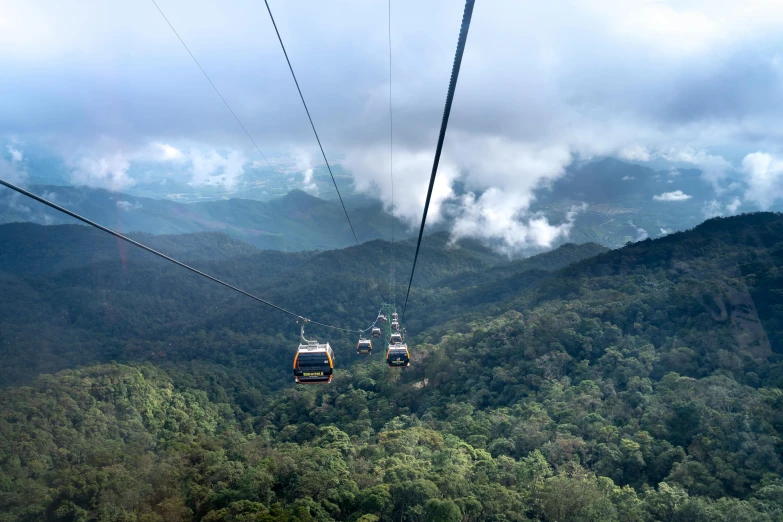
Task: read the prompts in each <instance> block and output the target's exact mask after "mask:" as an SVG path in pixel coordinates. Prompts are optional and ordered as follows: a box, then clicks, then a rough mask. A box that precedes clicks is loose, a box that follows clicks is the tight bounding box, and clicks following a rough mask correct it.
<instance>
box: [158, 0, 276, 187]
mask: <svg viewBox="0 0 783 522" xmlns="http://www.w3.org/2000/svg"><path fill="white" fill-rule="evenodd" d="M151 1H152V3H153V4H155V7H156V8H157V9H158V12H159V13H160V15H161V16H162V17H163V19H164V20H165V21H166V23H167V24H168V25H169V27H170V28H171V30H172V31H173V32H174V34H175V35H176V37H177V39H178V40H179V41H180V43H181V44H182V47H184V48H185V50H186V51H187V52H188V54H189V55H190V57H191V58H193V61H194V62H195V64H196V65H197V66H198V68H199V70H201V73H202V74H203V75H204V78H206V79H207V81H208V82H209V84H210V85H211V86H212V88H213V89H214V90H215V92H216V93H217V95H218V96H219V97H220V99H221V100H222V101H223V104H224V105H225V106H226V108H227V109H228V111H229V112H230V113H231V115H232V116H233V117H234V119H235V120H236V121H237V123H238V124H239V126H240V127H242V130H243V131H244V132H245V134H246V135H247V137H248V139H250V142H251V143H252V144H253V146H254V147H255V148H256V150H257V151H258V153H259V154H261V157H262V158H264V161H265V162H266V164H267V165H269V168H270V169H272V172H274V173H275V176H276V177H277V181H279V182H280V184H281V185H283V188H284V189H285V191H286V192H289V188H288V185H286V184H285V182H284V181H283V178H281V177H280V173H279V172H278V171H277V169H275V168H274V167H273V166H272V163H270V162H269V160H268V159H267V158H266V156H265V155H264V153H263V152H261V148H260V147H259V146H258V144H257V143H256V141H255V140H254V139H253V137H252V136H251V135H250V133H249V132H248V130H247V129H246V128H245V126H244V125H243V124H242V121H241V120H240V119H239V117H238V116H237V115H236V113H235V112H234V109H232V108H231V106H230V105H229V104H228V102H227V101H226V99H225V98H224V97H223V95H222V94H220V91H219V90H218V88H217V87H216V86H215V84H214V83H213V82H212V79H211V78H210V77H209V75H208V74H207V71H205V70H204V68H203V67H202V66H201V64H200V63H199V61H198V60H197V59H196V57H195V55H194V54H193V53H192V52H191V51H190V48H189V47H188V46H187V44H186V43H185V40H183V39H182V37H181V36H180V35H179V33H178V32H177V30H176V29H174V26H173V25H172V24H171V22H169V19H168V18H167V17H166V15H165V14H163V10H162V9H161V8H160V6H159V5H158V3H157V2H156V1H155V0H151Z"/></svg>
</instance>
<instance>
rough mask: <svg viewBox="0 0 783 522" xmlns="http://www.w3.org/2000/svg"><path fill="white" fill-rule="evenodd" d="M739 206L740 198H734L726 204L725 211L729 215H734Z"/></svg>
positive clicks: (740, 203)
mask: <svg viewBox="0 0 783 522" xmlns="http://www.w3.org/2000/svg"><path fill="white" fill-rule="evenodd" d="M741 205H742V202H741V201H740V198H734V199H733V200H732V201H731V203H727V204H726V210H728V211H729V213H730V214H736V213H737V210H739V208H740V206H741Z"/></svg>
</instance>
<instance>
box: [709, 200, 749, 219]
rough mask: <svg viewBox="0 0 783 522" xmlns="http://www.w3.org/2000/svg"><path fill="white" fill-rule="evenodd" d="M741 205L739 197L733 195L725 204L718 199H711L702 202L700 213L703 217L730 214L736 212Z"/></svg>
mask: <svg viewBox="0 0 783 522" xmlns="http://www.w3.org/2000/svg"><path fill="white" fill-rule="evenodd" d="M741 205H742V202H741V201H740V198H737V197H735V198H734V199H732V200H731V201H730V202H729V203H726V204H725V205H724V204H723V203H721V202H720V201H718V200H716V199H713V200H710V201H705V202H704V206H703V207H702V213H703V214H704V217H705V218H707V219H709V218H713V217H716V216H725V215H732V214H736V213H737V210H739V208H740V206H741Z"/></svg>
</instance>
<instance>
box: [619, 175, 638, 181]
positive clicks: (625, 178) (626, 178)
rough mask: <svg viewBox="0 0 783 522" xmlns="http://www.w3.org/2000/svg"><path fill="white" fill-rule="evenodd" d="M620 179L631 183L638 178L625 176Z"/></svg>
mask: <svg viewBox="0 0 783 522" xmlns="http://www.w3.org/2000/svg"><path fill="white" fill-rule="evenodd" d="M620 179H621V180H623V181H631V180H632V179H636V178H635V177H633V176H623V177H622V178H620Z"/></svg>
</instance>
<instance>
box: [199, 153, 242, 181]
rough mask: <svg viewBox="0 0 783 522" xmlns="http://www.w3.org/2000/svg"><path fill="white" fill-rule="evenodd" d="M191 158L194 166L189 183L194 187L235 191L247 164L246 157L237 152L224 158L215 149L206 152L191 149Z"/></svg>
mask: <svg viewBox="0 0 783 522" xmlns="http://www.w3.org/2000/svg"><path fill="white" fill-rule="evenodd" d="M189 157H190V161H191V164H192V171H191V173H192V175H191V178H190V182H189V183H190V185H192V186H222V187H224V188H226V189H233V188H234V187H236V185H237V183H238V182H239V179H240V178H241V177H242V175H243V174H244V173H245V168H244V165H245V163H247V158H245V155H244V154H242V153H241V152H239V151H236V150H232V151H230V152H228V153H227V154H226V155H225V156H224V155H222V154H220V153H219V152H218V151H217V150H214V149H213V150H209V151H206V152H202V151H200V150H198V149H191V150H190V153H189Z"/></svg>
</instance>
